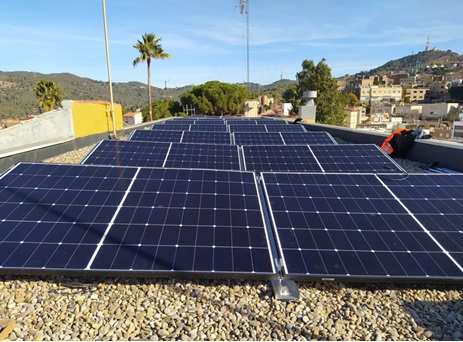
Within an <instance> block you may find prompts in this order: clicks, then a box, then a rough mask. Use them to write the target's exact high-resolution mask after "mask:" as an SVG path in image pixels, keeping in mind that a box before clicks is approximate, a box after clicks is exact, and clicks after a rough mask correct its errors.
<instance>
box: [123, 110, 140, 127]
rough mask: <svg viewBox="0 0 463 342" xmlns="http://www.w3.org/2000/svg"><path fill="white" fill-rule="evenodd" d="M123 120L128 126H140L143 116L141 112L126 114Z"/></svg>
mask: <svg viewBox="0 0 463 342" xmlns="http://www.w3.org/2000/svg"><path fill="white" fill-rule="evenodd" d="M122 118H123V120H124V123H126V124H127V125H138V124H141V123H142V122H143V115H142V113H141V112H130V113H127V114H124V115H123V116H122Z"/></svg>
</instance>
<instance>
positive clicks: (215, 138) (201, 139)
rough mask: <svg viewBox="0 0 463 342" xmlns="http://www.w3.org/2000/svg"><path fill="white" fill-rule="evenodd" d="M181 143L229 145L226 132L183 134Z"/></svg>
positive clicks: (229, 141) (228, 137)
mask: <svg viewBox="0 0 463 342" xmlns="http://www.w3.org/2000/svg"><path fill="white" fill-rule="evenodd" d="M181 142H182V143H207V144H222V145H226V144H231V135H230V133H228V132H191V131H190V132H184V133H183V137H182V140H181Z"/></svg>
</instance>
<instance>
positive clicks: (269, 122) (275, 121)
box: [257, 118, 288, 126]
mask: <svg viewBox="0 0 463 342" xmlns="http://www.w3.org/2000/svg"><path fill="white" fill-rule="evenodd" d="M257 124H264V125H272V126H273V125H280V126H281V125H287V124H288V121H286V120H282V119H265V118H264V119H263V118H260V119H258V120H257Z"/></svg>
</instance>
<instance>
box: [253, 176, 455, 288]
mask: <svg viewBox="0 0 463 342" xmlns="http://www.w3.org/2000/svg"><path fill="white" fill-rule="evenodd" d="M391 177H392V176H391ZM396 177H397V176H396ZM262 178H263V182H264V187H265V193H266V197H267V201H268V205H269V207H270V211H271V219H272V222H273V225H274V227H275V230H276V236H277V244H278V246H279V249H280V251H281V255H282V259H283V262H284V268H285V270H286V272H287V276H288V277H289V278H293V279H307V278H326V277H328V278H344V277H345V278H351V279H352V278H355V279H399V278H407V279H410V278H412V279H413V278H416V279H428V280H429V279H432V278H434V279H449V278H450V279H461V278H462V277H463V272H462V267H461V266H460V265H459V264H458V262H455V260H453V259H452V258H450V257H449V256H448V255H447V251H446V250H443V249H442V248H440V246H439V245H437V244H436V243H435V241H434V239H433V236H431V235H430V234H429V233H428V232H427V231H426V230H425V229H423V226H422V225H421V224H420V223H419V222H417V220H415V218H414V216H413V215H412V214H410V212H409V211H408V210H407V209H406V208H405V207H404V206H403V205H402V204H401V203H400V202H399V201H398V200H397V198H395V197H394V196H393V195H392V194H391V192H390V191H389V190H388V188H387V187H386V186H385V185H384V183H383V181H381V177H380V176H375V175H373V174H310V173H300V174H296V173H263V174H262ZM412 178H413V177H412ZM400 184H402V183H400ZM404 184H405V183H404ZM399 187H400V186H399V185H398V186H397V189H398V188H399ZM408 189H409V187H407V186H405V188H404V189H403V191H404V192H405V191H406V190H408ZM458 253H459V252H456V254H458ZM459 255H461V254H458V256H459ZM457 258H458V257H457V256H456V257H455V259H457Z"/></svg>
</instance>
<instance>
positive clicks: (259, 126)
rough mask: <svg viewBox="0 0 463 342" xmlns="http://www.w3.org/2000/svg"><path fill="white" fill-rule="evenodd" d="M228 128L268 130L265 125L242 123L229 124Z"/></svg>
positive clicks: (249, 130) (244, 130)
mask: <svg viewBox="0 0 463 342" xmlns="http://www.w3.org/2000/svg"><path fill="white" fill-rule="evenodd" d="M228 130H229V131H230V132H232V133H233V132H267V128H266V127H265V125H241V124H232V125H228Z"/></svg>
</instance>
